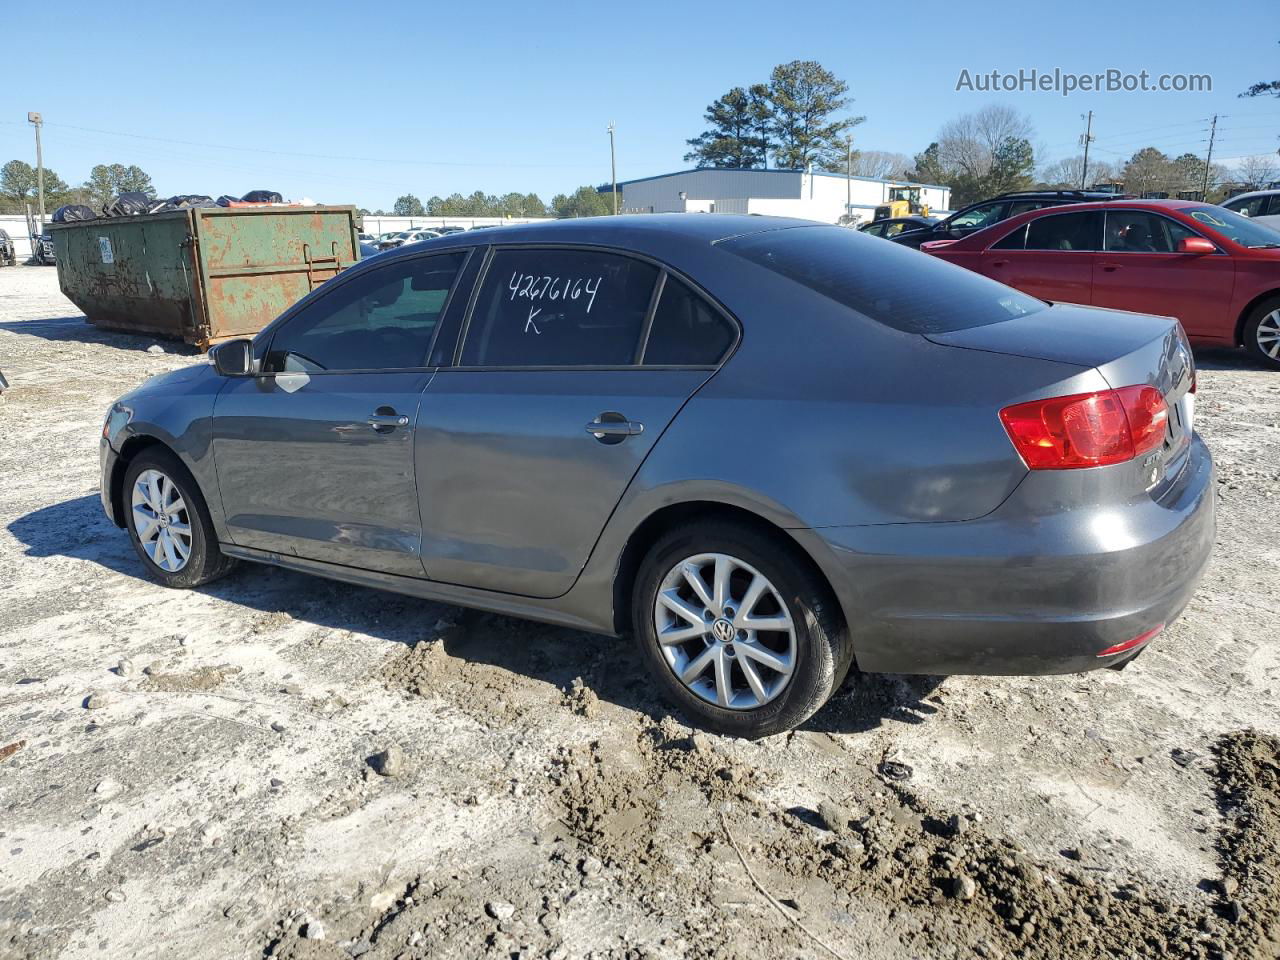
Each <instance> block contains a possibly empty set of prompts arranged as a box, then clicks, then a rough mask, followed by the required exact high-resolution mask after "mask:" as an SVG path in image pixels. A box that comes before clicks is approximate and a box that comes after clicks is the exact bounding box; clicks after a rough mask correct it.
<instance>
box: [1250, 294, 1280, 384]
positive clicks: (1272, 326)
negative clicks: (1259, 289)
mask: <svg viewBox="0 0 1280 960" xmlns="http://www.w3.org/2000/svg"><path fill="white" fill-rule="evenodd" d="M1244 345H1245V348H1246V349H1247V350H1248V351H1249V352H1250V353H1252V354H1253V355H1254V356H1255V357H1257V358H1258V359H1260V360H1261V361H1262V362H1263V363H1265V364H1267V365H1268V366H1272V367H1277V368H1280V297H1271V298H1269V299H1267V300H1264V301H1263V302H1262V303H1260V304H1258V306H1257V307H1256V308H1255V309H1254V311H1253V313H1252V314H1250V315H1249V319H1248V321H1247V322H1246V323H1245V325H1244Z"/></svg>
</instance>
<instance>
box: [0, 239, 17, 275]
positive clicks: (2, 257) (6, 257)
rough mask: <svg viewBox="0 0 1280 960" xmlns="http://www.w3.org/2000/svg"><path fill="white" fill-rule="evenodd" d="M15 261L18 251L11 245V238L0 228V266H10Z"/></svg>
mask: <svg viewBox="0 0 1280 960" xmlns="http://www.w3.org/2000/svg"><path fill="white" fill-rule="evenodd" d="M17 262H18V251H17V248H16V247H14V245H13V238H12V237H10V236H9V234H8V233H6V232H5V231H4V230H0V267H12V266H13V265H14V264H16V263H17Z"/></svg>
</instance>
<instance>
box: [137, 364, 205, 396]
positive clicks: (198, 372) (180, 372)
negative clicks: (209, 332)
mask: <svg viewBox="0 0 1280 960" xmlns="http://www.w3.org/2000/svg"><path fill="white" fill-rule="evenodd" d="M217 377H218V373H217V371H216V370H214V369H213V364H212V363H193V364H191V365H190V366H186V367H179V368H178V369H177V370H170V371H168V372H167V373H157V374H156V375H155V376H154V377H151V378H150V379H149V380H145V381H143V383H142V384H141V385H140V386H139V387H138V388H137V389H135V390H132V391H130V392H129V393H127V394H125V395H124V396H123V397H121V398H120V399H121V400H122V401H127V400H129V399H131V398H134V397H147V396H153V395H156V394H182V393H196V392H201V391H200V388H201V387H204V386H205V385H206V384H207V383H208V382H209V381H211V380H215V379H217Z"/></svg>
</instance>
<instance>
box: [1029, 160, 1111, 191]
mask: <svg viewBox="0 0 1280 960" xmlns="http://www.w3.org/2000/svg"><path fill="white" fill-rule="evenodd" d="M1082 173H1084V178H1083V179H1084V185H1085V189H1086V190H1087V189H1088V188H1089V187H1091V186H1093V185H1094V184H1095V183H1107V182H1108V181H1111V180H1114V179H1115V176H1116V171H1115V167H1113V166H1112V165H1111V164H1110V163H1108V162H1107V161H1105V160H1090V161H1089V169H1088V170H1087V171H1085V169H1084V154H1082V153H1078V154H1076V155H1075V156H1074V157H1063V158H1062V159H1061V160H1055V161H1053V162H1052V163H1049V164H1046V165H1045V166H1044V167H1043V168H1042V169H1041V171H1040V180H1041V182H1042V183H1044V184H1046V185H1047V186H1051V187H1057V188H1059V189H1062V190H1079V189H1080V182H1081V174H1082Z"/></svg>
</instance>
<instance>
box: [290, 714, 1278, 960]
mask: <svg viewBox="0 0 1280 960" xmlns="http://www.w3.org/2000/svg"><path fill="white" fill-rule="evenodd" d="M734 749H735V746H734V744H733V743H732V742H731V741H725V740H722V739H719V738H714V737H707V736H705V735H703V734H700V733H695V734H693V735H692V736H690V735H689V734H688V731H687V729H685V728H681V727H680V726H679V725H678V724H675V723H673V722H671V721H664V722H662V723H657V724H652V725H650V726H648V727H647V728H646V729H645V730H644V731H643V732H642V733H641V735H640V736H639V737H638V738H637V739H636V741H635V744H634V746H633V747H632V746H626V747H619V746H618V745H616V744H615V745H613V746H612V747H605V746H604V745H602V744H601V743H600V742H598V741H594V742H590V743H586V744H582V745H578V746H573V747H566V748H564V749H562V750H561V752H560V754H559V755H558V756H557V757H555V758H554V760H553V761H552V763H551V765H550V769H549V771H548V783H547V788H546V789H547V792H548V793H549V796H550V799H551V801H552V802H553V803H556V804H559V805H560V807H561V810H562V812H561V815H560V817H559V820H560V822H561V824H562V825H563V827H564V830H563V831H557V832H553V833H552V834H551V835H548V836H545V837H541V838H537V839H535V841H534V843H533V844H532V845H531V846H529V847H528V848H524V849H521V848H520V845H519V844H515V843H513V845H512V849H511V850H509V851H504V852H498V857H499V860H500V861H502V862H494V863H490V864H486V865H484V866H478V867H477V869H476V870H475V871H474V872H472V871H459V872H454V873H452V874H450V875H449V876H446V877H439V876H436V877H429V876H421V877H418V878H417V879H416V880H414V881H413V882H412V883H411V884H410V885H409V886H408V887H407V888H406V889H405V890H404V891H403V892H401V893H399V894H398V895H397V896H395V897H394V901H393V902H392V900H391V898H389V897H388V903H389V906H388V908H387V910H386V912H385V913H383V914H382V915H381V916H380V917H379V918H378V919H377V920H376V921H374V922H372V923H369V922H367V920H366V921H365V922H363V923H360V918H361V917H362V916H363V917H367V913H362V912H361V911H360V910H358V909H352V910H350V911H347V913H346V914H344V912H343V909H342V908H341V907H340V906H335V908H334V910H333V911H332V912H331V913H330V914H328V915H326V916H325V917H324V920H323V923H324V925H325V927H326V929H327V930H330V931H335V933H334V934H333V937H331V938H330V940H329V941H328V942H325V943H318V942H315V941H309V940H307V939H306V938H305V936H304V933H305V930H306V923H307V919H308V918H306V917H300V916H295V917H293V918H291V920H290V922H288V923H285V924H282V925H281V927H280V928H279V930H278V932H277V936H276V939H275V940H274V942H273V943H272V945H271V946H270V947H269V948H268V953H269V955H271V956H278V957H290V958H307V957H342V956H363V955H367V956H368V957H369V958H370V960H377V958H383V957H386V958H398V957H399V958H405V960H410V958H412V960H418V958H426V957H464V956H469V955H495V956H527V957H535V956H536V957H566V956H578V955H596V956H601V957H605V956H607V957H647V956H655V957H656V956H680V957H692V958H712V957H716V958H725V957H744V958H745V957H759V956H762V955H765V956H781V955H797V954H798V955H801V956H828V957H830V956H835V957H854V956H858V955H859V953H860V952H861V951H860V943H859V941H860V940H866V941H867V942H868V943H878V944H880V945H883V944H884V943H885V942H886V941H888V942H897V943H898V944H900V948H901V950H902V955H904V956H925V957H951V956H956V957H959V956H965V957H968V956H978V957H985V958H1001V957H1020V958H1044V960H1050V958H1052V960H1058V958H1062V960H1066V958H1071V960H1079V958H1110V957H1152V958H1156V957H1160V958H1165V957H1179V958H1204V960H1226V958H1235V960H1246V958H1247V960H1255V958H1256V960H1262V958H1264V957H1265V958H1273V957H1275V956H1277V952H1276V944H1277V940H1276V934H1277V930H1278V929H1280V928H1278V927H1277V914H1280V897H1278V896H1277V889H1278V888H1277V884H1278V883H1280V870H1278V868H1280V766H1277V763H1278V761H1277V753H1278V751H1280V742H1278V741H1277V740H1276V739H1274V738H1268V737H1264V736H1262V735H1260V734H1257V733H1253V732H1251V731H1246V732H1243V733H1238V734H1233V735H1231V736H1228V737H1224V738H1222V739H1221V740H1220V741H1219V742H1218V743H1217V745H1216V746H1215V756H1216V757H1217V761H1218V766H1217V769H1216V771H1215V773H1216V778H1217V782H1218V784H1219V790H1220V797H1221V803H1222V805H1223V809H1224V813H1226V814H1227V816H1228V818H1229V819H1228V827H1227V828H1226V830H1225V831H1224V833H1223V835H1222V836H1221V837H1220V839H1219V844H1218V848H1219V851H1220V853H1221V860H1222V864H1223V867H1224V874H1223V876H1221V877H1219V878H1213V879H1206V881H1205V883H1204V884H1203V887H1204V890H1205V897H1204V900H1203V903H1202V904H1193V905H1191V906H1188V905H1186V904H1179V903H1173V902H1170V901H1169V900H1167V899H1165V898H1163V897H1161V896H1160V895H1159V894H1158V893H1157V892H1155V891H1153V890H1151V889H1149V888H1147V887H1146V886H1144V885H1143V884H1141V883H1138V882H1127V881H1124V880H1122V879H1120V878H1118V877H1116V876H1114V875H1112V874H1111V873H1110V871H1108V870H1107V869H1106V868H1103V867H1100V866H1097V865H1094V864H1091V863H1090V862H1089V860H1088V859H1087V858H1086V857H1085V856H1084V855H1083V854H1081V853H1080V852H1078V851H1064V856H1063V858H1062V861H1061V862H1053V863H1048V862H1044V861H1042V860H1038V859H1036V858H1035V857H1033V856H1031V855H1029V854H1028V853H1027V852H1026V851H1025V850H1023V849H1022V848H1021V847H1019V845H1018V844H1016V843H1015V842H1013V841H1011V840H1009V839H1007V838H1003V837H999V836H996V835H994V834H993V833H992V831H991V830H990V829H989V828H988V827H987V825H986V824H984V823H982V822H980V820H979V818H976V817H973V816H972V815H965V814H954V813H948V812H946V811H942V810H938V809H935V808H933V807H931V806H930V805H928V804H926V803H924V802H922V801H921V800H920V799H919V798H918V797H917V796H915V795H914V794H913V793H912V792H911V790H910V789H909V787H908V786H905V785H903V784H901V783H898V782H890V781H887V780H886V779H884V778H883V776H881V777H880V778H877V777H876V776H875V775H874V774H873V773H872V772H871V771H869V770H862V769H858V770H851V780H852V781H854V782H855V783H856V784H857V789H856V790H855V794H856V795H857V796H858V797H859V799H858V801H857V803H856V805H854V804H841V803H838V802H835V801H823V802H821V803H820V804H819V805H818V807H819V809H818V810H810V809H807V808H796V807H793V808H790V809H783V808H781V807H780V806H778V805H776V804H773V803H771V802H770V801H769V799H768V795H769V793H770V791H771V790H773V789H774V788H775V786H776V784H775V782H774V781H775V778H774V777H773V776H770V775H768V774H765V773H764V772H762V771H761V770H759V769H756V768H754V767H752V766H749V765H747V764H744V763H742V762H740V761H738V760H737V759H735V758H734V756H733V752H734ZM521 859H529V860H530V861H531V862H530V863H526V864H524V865H523V866H521V867H520V868H519V869H516V868H515V867H516V864H515V863H513V862H511V861H512V860H521ZM521 877H523V879H518V878H521ZM600 898H603V899H604V900H606V901H610V902H613V901H617V900H626V901H627V902H629V903H633V904H635V905H636V906H637V907H638V909H639V911H640V913H641V915H642V919H641V921H640V922H639V923H637V924H635V926H634V932H633V939H632V942H627V941H626V939H625V938H623V939H622V940H621V942H620V941H619V938H617V937H614V938H613V939H612V941H606V943H605V944H604V945H602V947H601V949H600V951H599V952H597V953H594V954H592V953H591V951H590V950H589V949H583V948H584V947H585V946H586V945H587V944H589V943H590V938H589V937H588V938H587V939H586V940H585V941H584V940H582V939H581V938H579V939H578V940H577V941H576V942H573V943H567V942H566V940H565V939H564V937H563V935H562V934H563V929H562V924H563V921H564V918H565V917H566V916H567V915H571V914H573V913H574V911H575V910H577V911H581V910H584V909H585V910H590V909H591V904H592V903H593V902H600ZM605 913H606V912H605V911H603V910H602V911H601V913H600V915H601V916H604V915H605ZM646 927H648V928H649V929H650V930H651V933H650V935H649V937H648V938H646V936H645V933H644V931H645V928H646ZM339 935H341V936H342V939H341V940H335V939H334V937H337V936H339Z"/></svg>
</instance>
